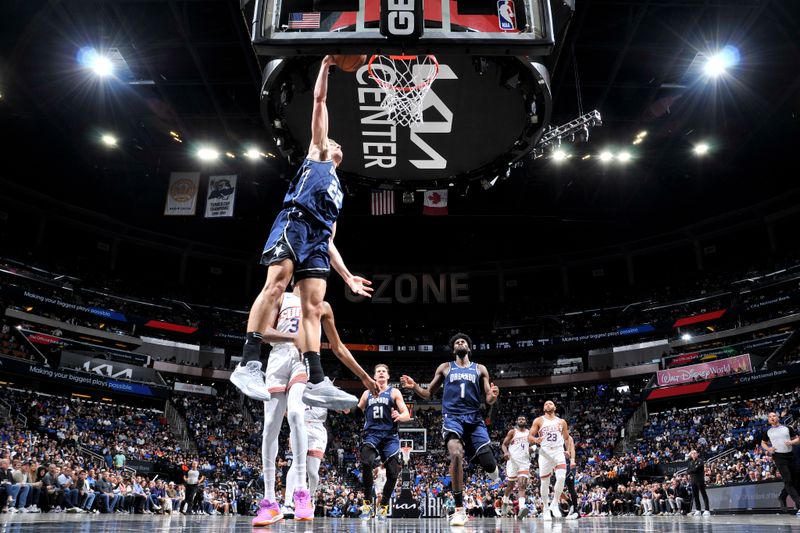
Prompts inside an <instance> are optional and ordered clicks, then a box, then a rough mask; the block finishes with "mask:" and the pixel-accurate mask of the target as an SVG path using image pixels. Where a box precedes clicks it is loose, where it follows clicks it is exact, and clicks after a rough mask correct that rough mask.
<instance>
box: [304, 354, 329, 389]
mask: <svg viewBox="0 0 800 533" xmlns="http://www.w3.org/2000/svg"><path fill="white" fill-rule="evenodd" d="M303 359H305V361H306V372H307V373H308V382H309V383H312V384H314V385H316V384H317V383H322V380H323V379H325V372H323V371H322V361H320V357H319V352H305V353H304V354H303Z"/></svg>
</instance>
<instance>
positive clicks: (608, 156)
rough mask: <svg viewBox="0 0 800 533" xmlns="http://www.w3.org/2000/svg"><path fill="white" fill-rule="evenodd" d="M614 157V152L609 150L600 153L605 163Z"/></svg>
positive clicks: (601, 159)
mask: <svg viewBox="0 0 800 533" xmlns="http://www.w3.org/2000/svg"><path fill="white" fill-rule="evenodd" d="M612 159H614V154H612V153H611V152H609V151H608V150H606V151H605V152H601V153H600V161H602V162H603V163H608V162H609V161H611V160H612Z"/></svg>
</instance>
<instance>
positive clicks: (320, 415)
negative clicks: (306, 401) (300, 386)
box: [304, 405, 328, 424]
mask: <svg viewBox="0 0 800 533" xmlns="http://www.w3.org/2000/svg"><path fill="white" fill-rule="evenodd" d="M327 418H328V410H327V409H325V408H324V407H311V406H310V405H306V411H305V414H304V419H305V421H306V424H324V423H325V420H326V419H327Z"/></svg>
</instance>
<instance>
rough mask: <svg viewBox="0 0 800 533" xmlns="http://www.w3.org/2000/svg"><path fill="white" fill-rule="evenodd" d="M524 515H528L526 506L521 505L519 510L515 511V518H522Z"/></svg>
mask: <svg viewBox="0 0 800 533" xmlns="http://www.w3.org/2000/svg"><path fill="white" fill-rule="evenodd" d="M526 516H528V508H527V507H525V506H524V505H523V506H522V507H520V508H519V512H518V513H517V518H519V519H520V520H522V519H523V518H525V517H526Z"/></svg>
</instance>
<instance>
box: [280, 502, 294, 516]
mask: <svg viewBox="0 0 800 533" xmlns="http://www.w3.org/2000/svg"><path fill="white" fill-rule="evenodd" d="M281 513H283V517H284V518H286V519H290V518H294V507H292V506H291V505H281Z"/></svg>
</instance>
